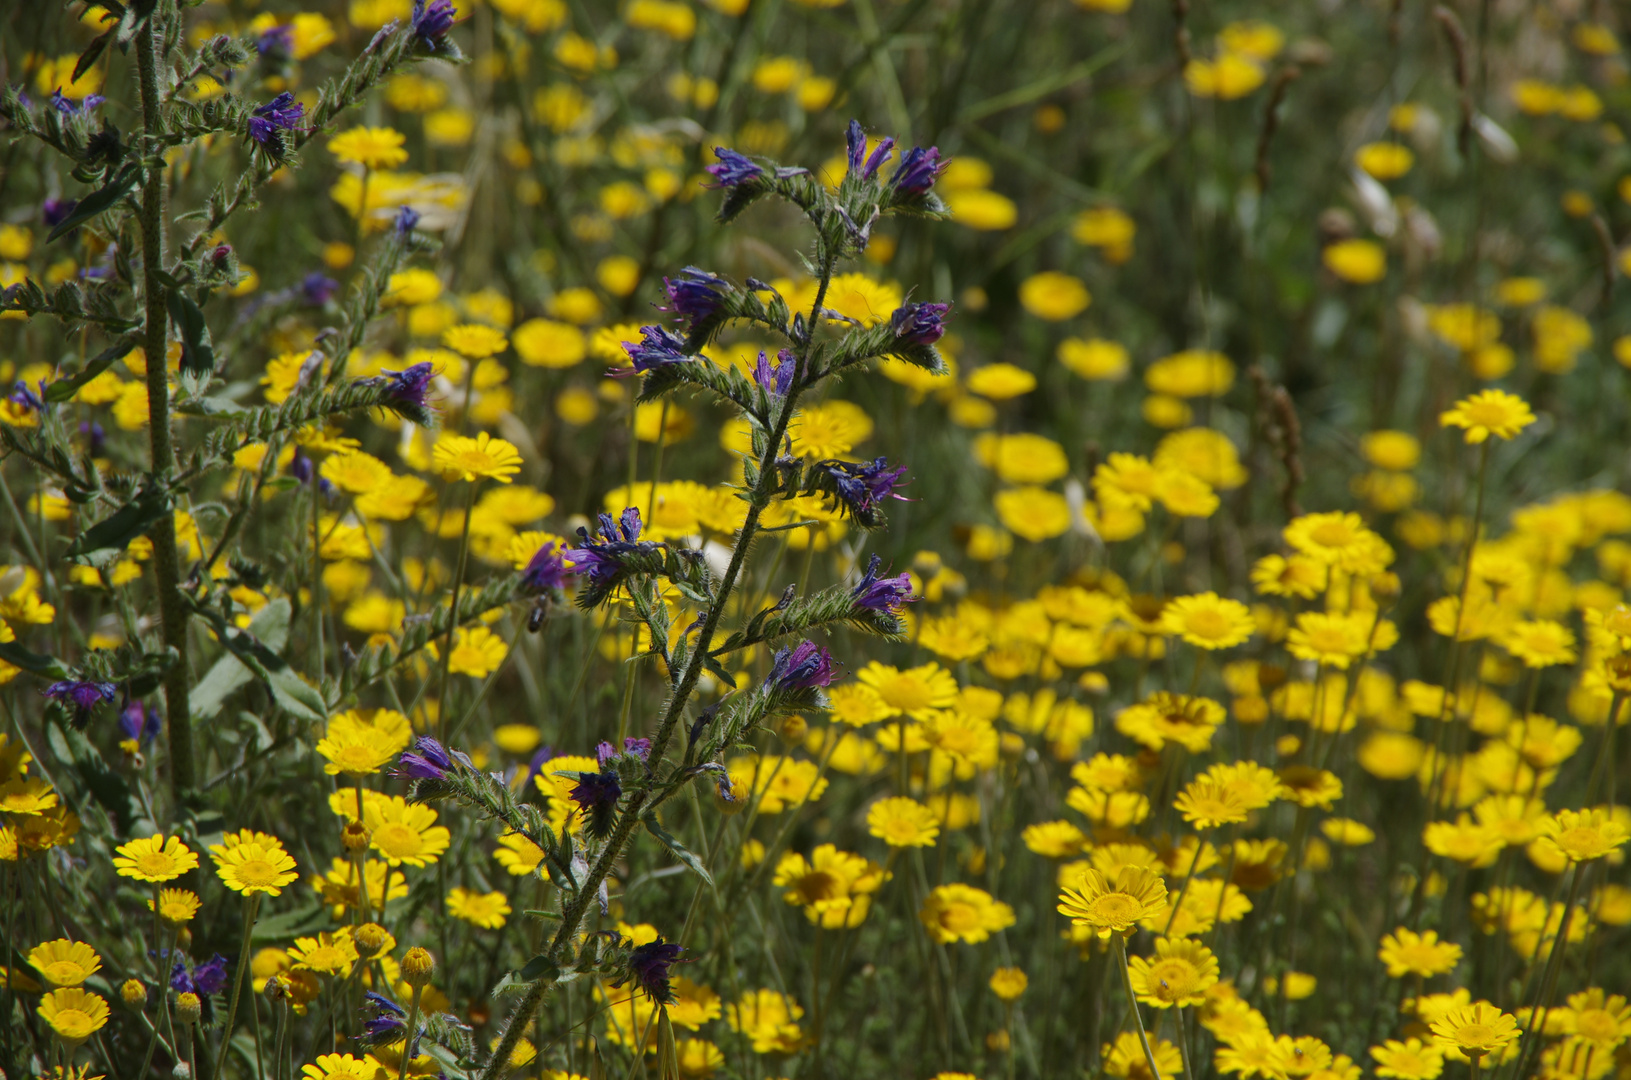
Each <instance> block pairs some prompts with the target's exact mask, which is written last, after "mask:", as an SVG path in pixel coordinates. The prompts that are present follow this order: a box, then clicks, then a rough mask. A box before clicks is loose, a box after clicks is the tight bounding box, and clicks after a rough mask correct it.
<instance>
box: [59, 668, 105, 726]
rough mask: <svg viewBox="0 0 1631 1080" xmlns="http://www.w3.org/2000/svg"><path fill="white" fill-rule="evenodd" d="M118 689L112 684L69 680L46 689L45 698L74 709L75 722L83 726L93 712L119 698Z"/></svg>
mask: <svg viewBox="0 0 1631 1080" xmlns="http://www.w3.org/2000/svg"><path fill="white" fill-rule="evenodd" d="M118 693H119V691H118V688H117V687H115V686H114V685H113V684H112V683H110V682H91V681H90V680H87V679H68V680H64V681H62V682H54V683H52V684H51V685H50V686H48V687H46V688H45V696H46V697H48V698H50V699H51V700H52V701H55V702H57V703H58V704H59V705H61V706H62V707H63V708H65V709H72V710H73V713H74V721H75V722H76V723H80V724H83V723H84V722H85V721H86V720H88V719H89V718H90V715H91V710H93V709H95V708H96V707H97V706H98V705H100V704H102V703H103V702H105V701H112V700H113V699H114V698H115V697H117V696H118Z"/></svg>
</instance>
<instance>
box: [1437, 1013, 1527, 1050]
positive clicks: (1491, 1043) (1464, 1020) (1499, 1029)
mask: <svg viewBox="0 0 1631 1080" xmlns="http://www.w3.org/2000/svg"><path fill="white" fill-rule="evenodd" d="M1428 1026H1429V1027H1430V1028H1431V1029H1432V1032H1433V1042H1435V1043H1436V1044H1438V1045H1439V1046H1443V1047H1448V1048H1449V1049H1452V1050H1459V1051H1460V1052H1461V1053H1463V1054H1466V1055H1467V1056H1468V1057H1475V1058H1476V1057H1483V1056H1484V1055H1485V1054H1487V1053H1489V1052H1491V1051H1493V1050H1501V1049H1503V1048H1504V1047H1506V1046H1507V1044H1508V1043H1513V1042H1516V1041H1517V1039H1518V1022H1517V1020H1515V1019H1513V1017H1512V1016H1511V1015H1510V1014H1508V1013H1504V1012H1502V1011H1501V1010H1500V1009H1497V1008H1496V1007H1495V1006H1493V1005H1491V1004H1490V1003H1489V1002H1487V1001H1476V1002H1473V1003H1472V1004H1471V1005H1463V1006H1461V1007H1460V1008H1455V1009H1451V1010H1450V1011H1449V1012H1447V1013H1445V1014H1444V1015H1443V1016H1441V1017H1439V1018H1437V1019H1436V1020H1434V1021H1433V1022H1432V1023H1431V1024H1429V1025H1428Z"/></svg>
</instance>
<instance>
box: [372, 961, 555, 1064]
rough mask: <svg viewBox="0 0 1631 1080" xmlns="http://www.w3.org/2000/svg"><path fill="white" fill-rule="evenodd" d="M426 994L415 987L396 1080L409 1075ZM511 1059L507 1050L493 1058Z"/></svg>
mask: <svg viewBox="0 0 1631 1080" xmlns="http://www.w3.org/2000/svg"><path fill="white" fill-rule="evenodd" d="M424 992H425V987H424V985H423V984H421V985H419V986H416V987H414V988H413V1000H412V1001H410V1002H409V1003H408V1027H407V1034H406V1035H405V1036H404V1037H403V1040H402V1061H401V1063H400V1064H399V1065H398V1066H397V1072H396V1080H403V1077H405V1076H407V1075H408V1058H410V1057H412V1056H413V1043H414V1037H413V1036H414V1029H415V1028H416V1027H417V1026H418V1024H419V997H420V995H421V994H423V993H424ZM529 1011H530V1010H529ZM512 1049H513V1048H512ZM509 1059H510V1051H509V1050H505V1051H504V1052H503V1053H502V1054H501V1055H494V1057H493V1060H494V1061H508V1060H509Z"/></svg>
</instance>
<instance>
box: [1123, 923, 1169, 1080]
mask: <svg viewBox="0 0 1631 1080" xmlns="http://www.w3.org/2000/svg"><path fill="white" fill-rule="evenodd" d="M1113 937H1114V939H1115V943H1116V963H1118V964H1119V965H1121V985H1122V986H1124V987H1125V988H1126V990H1127V1007H1128V1008H1129V1009H1131V1010H1132V1012H1133V1025H1134V1026H1135V1027H1136V1028H1138V1045H1139V1047H1140V1048H1141V1049H1142V1050H1143V1051H1144V1064H1146V1065H1148V1066H1149V1067H1150V1076H1152V1077H1153V1078H1154V1080H1161V1070H1160V1069H1158V1068H1156V1066H1155V1052H1154V1051H1153V1050H1151V1049H1150V1037H1149V1036H1148V1035H1146V1034H1145V1033H1144V1017H1143V1016H1141V1015H1140V1014H1139V1011H1138V998H1137V996H1136V995H1134V993H1133V973H1132V971H1131V970H1129V969H1128V967H1127V939H1126V937H1124V936H1123V935H1121V934H1115V935H1113Z"/></svg>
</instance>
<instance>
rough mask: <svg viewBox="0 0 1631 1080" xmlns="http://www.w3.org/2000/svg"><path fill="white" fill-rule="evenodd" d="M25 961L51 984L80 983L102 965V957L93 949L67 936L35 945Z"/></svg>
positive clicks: (78, 984)
mask: <svg viewBox="0 0 1631 1080" xmlns="http://www.w3.org/2000/svg"><path fill="white" fill-rule="evenodd" d="M28 962H29V963H30V964H32V965H33V966H34V970H35V971H38V972H39V973H40V974H41V975H43V976H44V977H45V981H46V983H48V984H49V985H51V986H80V985H82V984H83V983H84V982H85V980H86V979H88V978H90V977H91V976H92V975H94V974H96V972H97V971H99V970H101V967H102V958H101V957H99V956H97V955H96V950H95V949H93V948H91V947H90V946H89V945H87V944H85V943H84V942H82V941H70V940H69V939H67V938H58V939H57V940H56V941H47V942H45V943H44V944H42V945H36V946H34V948H33V950H32V951H30V952H29V954H28Z"/></svg>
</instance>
